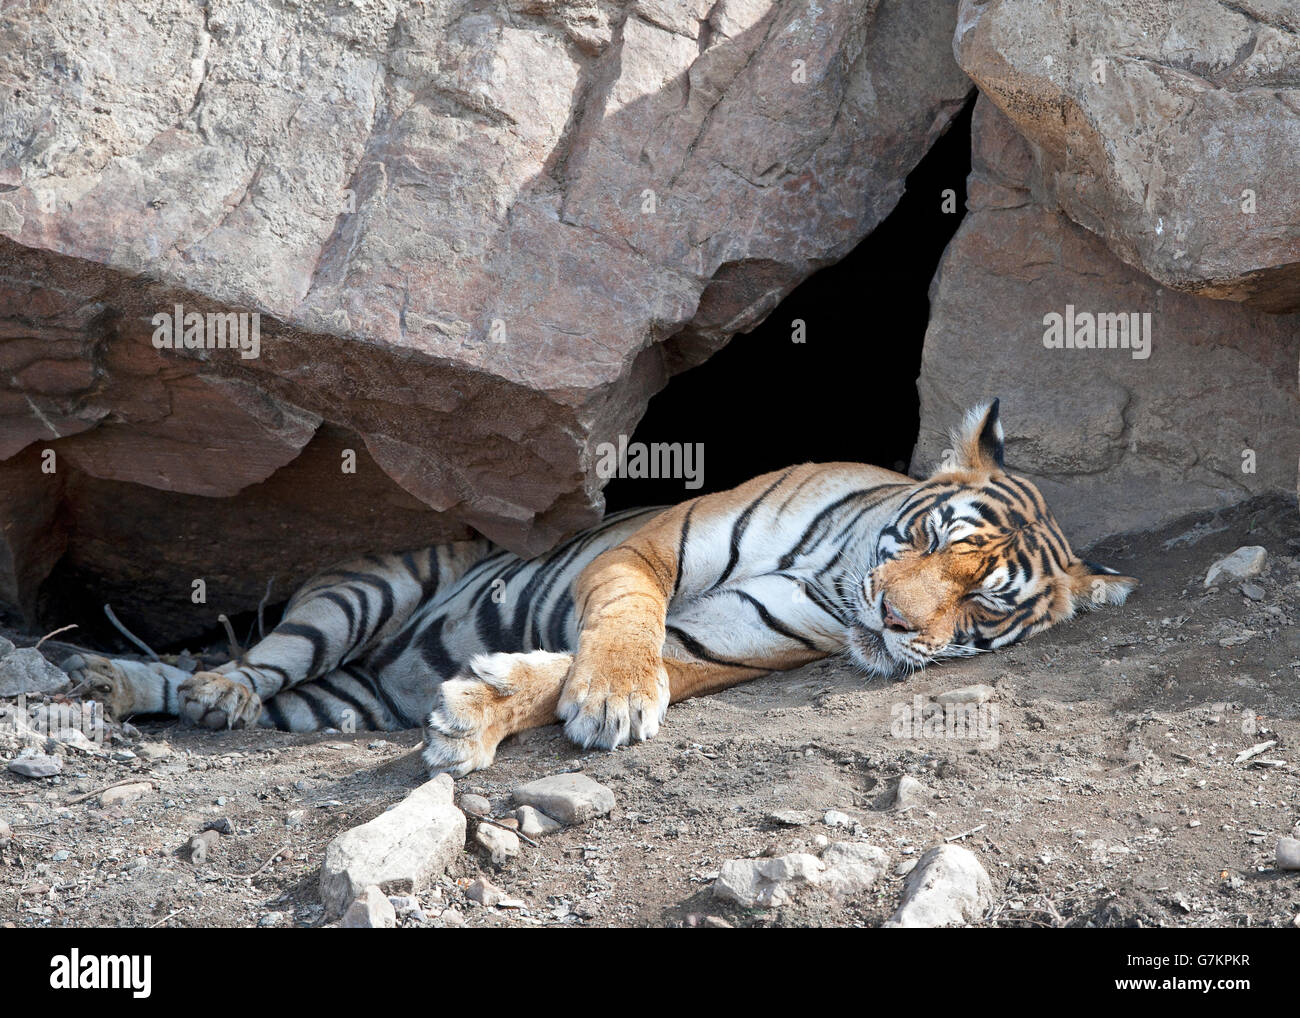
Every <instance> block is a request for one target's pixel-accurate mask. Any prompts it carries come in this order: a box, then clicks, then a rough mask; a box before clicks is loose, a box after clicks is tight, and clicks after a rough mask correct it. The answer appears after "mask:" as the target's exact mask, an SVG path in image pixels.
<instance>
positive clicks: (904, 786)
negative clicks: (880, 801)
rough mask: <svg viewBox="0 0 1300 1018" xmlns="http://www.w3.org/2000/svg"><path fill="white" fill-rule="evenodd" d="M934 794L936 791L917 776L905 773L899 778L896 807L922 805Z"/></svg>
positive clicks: (895, 796) (895, 800) (896, 790)
mask: <svg viewBox="0 0 1300 1018" xmlns="http://www.w3.org/2000/svg"><path fill="white" fill-rule="evenodd" d="M933 795H934V793H933V792H932V791H930V789H928V788H926V787H925V785H923V784H921V782H919V781H917V780H916V778H914V777H912V776H911V775H908V774H904V775H903V776H902V777H901V778H899V779H898V788H897V789H895V791H894V807H895V808H896V809H904V808H906V807H910V806H920V805H921V804H922V803H925V802H927V801H929V799H930V798H931V796H933Z"/></svg>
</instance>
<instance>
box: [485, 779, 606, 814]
mask: <svg viewBox="0 0 1300 1018" xmlns="http://www.w3.org/2000/svg"><path fill="white" fill-rule="evenodd" d="M511 794H512V795H513V797H514V800H515V802H516V803H518V804H519V805H520V806H534V807H536V808H537V809H540V810H541V811H542V812H543V813H545V814H546V815H547V816H549V817H553V818H554V819H556V820H558V821H559V822H560V823H562V824H580V823H582V822H583V821H586V820H590V819H591V818H592V817H598V816H604V815H605V814H606V813H608V812H609V811H610V810H612V809H613V808H614V793H613V792H611V791H610V790H609V789H608V788H606V787H605V786H604V785H602V784H600V783H599V782H598V781H593V780H592V779H591V778H589V777H587V775H585V774H552V775H551V776H550V777H545V778H538V779H537V780H536V781H530V782H528V784H526V785H520V786H519V787H518V788H516V789H515V790H514V792H513V793H511Z"/></svg>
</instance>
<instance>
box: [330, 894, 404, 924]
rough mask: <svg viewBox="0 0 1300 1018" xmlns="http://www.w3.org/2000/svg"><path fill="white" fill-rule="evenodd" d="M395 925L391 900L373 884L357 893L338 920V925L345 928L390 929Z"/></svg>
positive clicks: (395, 915)
mask: <svg viewBox="0 0 1300 1018" xmlns="http://www.w3.org/2000/svg"><path fill="white" fill-rule="evenodd" d="M396 925H397V913H396V912H394V911H393V905H392V902H390V901H389V900H388V895H386V894H384V892H383V891H381V890H380V889H379V888H378V887H376V886H375V885H374V884H371V885H370V886H369V887H366V888H365V889H363V890H362V892H361V893H360V894H359V895H357V897H356V899H355V900H354V901H353V902H352V904H351V905H349V906H348V909H347V911H346V912H344V913H343V918H342V919H340V920H339V926H340V927H342V928H343V929H345V930H391V929H393V928H394V927H395V926H396Z"/></svg>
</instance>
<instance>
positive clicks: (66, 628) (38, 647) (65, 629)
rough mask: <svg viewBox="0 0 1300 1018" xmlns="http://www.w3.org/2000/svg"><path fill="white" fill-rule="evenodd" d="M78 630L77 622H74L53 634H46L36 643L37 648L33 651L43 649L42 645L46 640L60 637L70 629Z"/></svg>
mask: <svg viewBox="0 0 1300 1018" xmlns="http://www.w3.org/2000/svg"><path fill="white" fill-rule="evenodd" d="M76 628H77V624H76V623H75V622H73V623H71V624H69V625H66V626H64V627H62V628H61V629H56V630H54V631H53V632H50V633H46V634H45V635H44V636H42V637H41V638H40V639H39V640H37V641H36V646H35V647H33V648H32V649H33V650H40V649H41V644H42V643H44V642H45V641H46V640H48V639H49V638H50V637H51V636H58V635H59V634H60V633H66V632H67V631H68V630H69V629H76Z"/></svg>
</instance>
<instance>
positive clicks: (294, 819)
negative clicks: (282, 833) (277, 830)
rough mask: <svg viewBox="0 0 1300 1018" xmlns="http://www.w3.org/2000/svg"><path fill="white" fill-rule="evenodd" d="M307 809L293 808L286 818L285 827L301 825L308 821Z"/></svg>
mask: <svg viewBox="0 0 1300 1018" xmlns="http://www.w3.org/2000/svg"><path fill="white" fill-rule="evenodd" d="M306 819H307V811H306V810H305V809H291V810H289V812H288V814H287V815H286V816H285V818H284V826H285V827H301V826H302V825H303V823H305V822H306Z"/></svg>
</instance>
